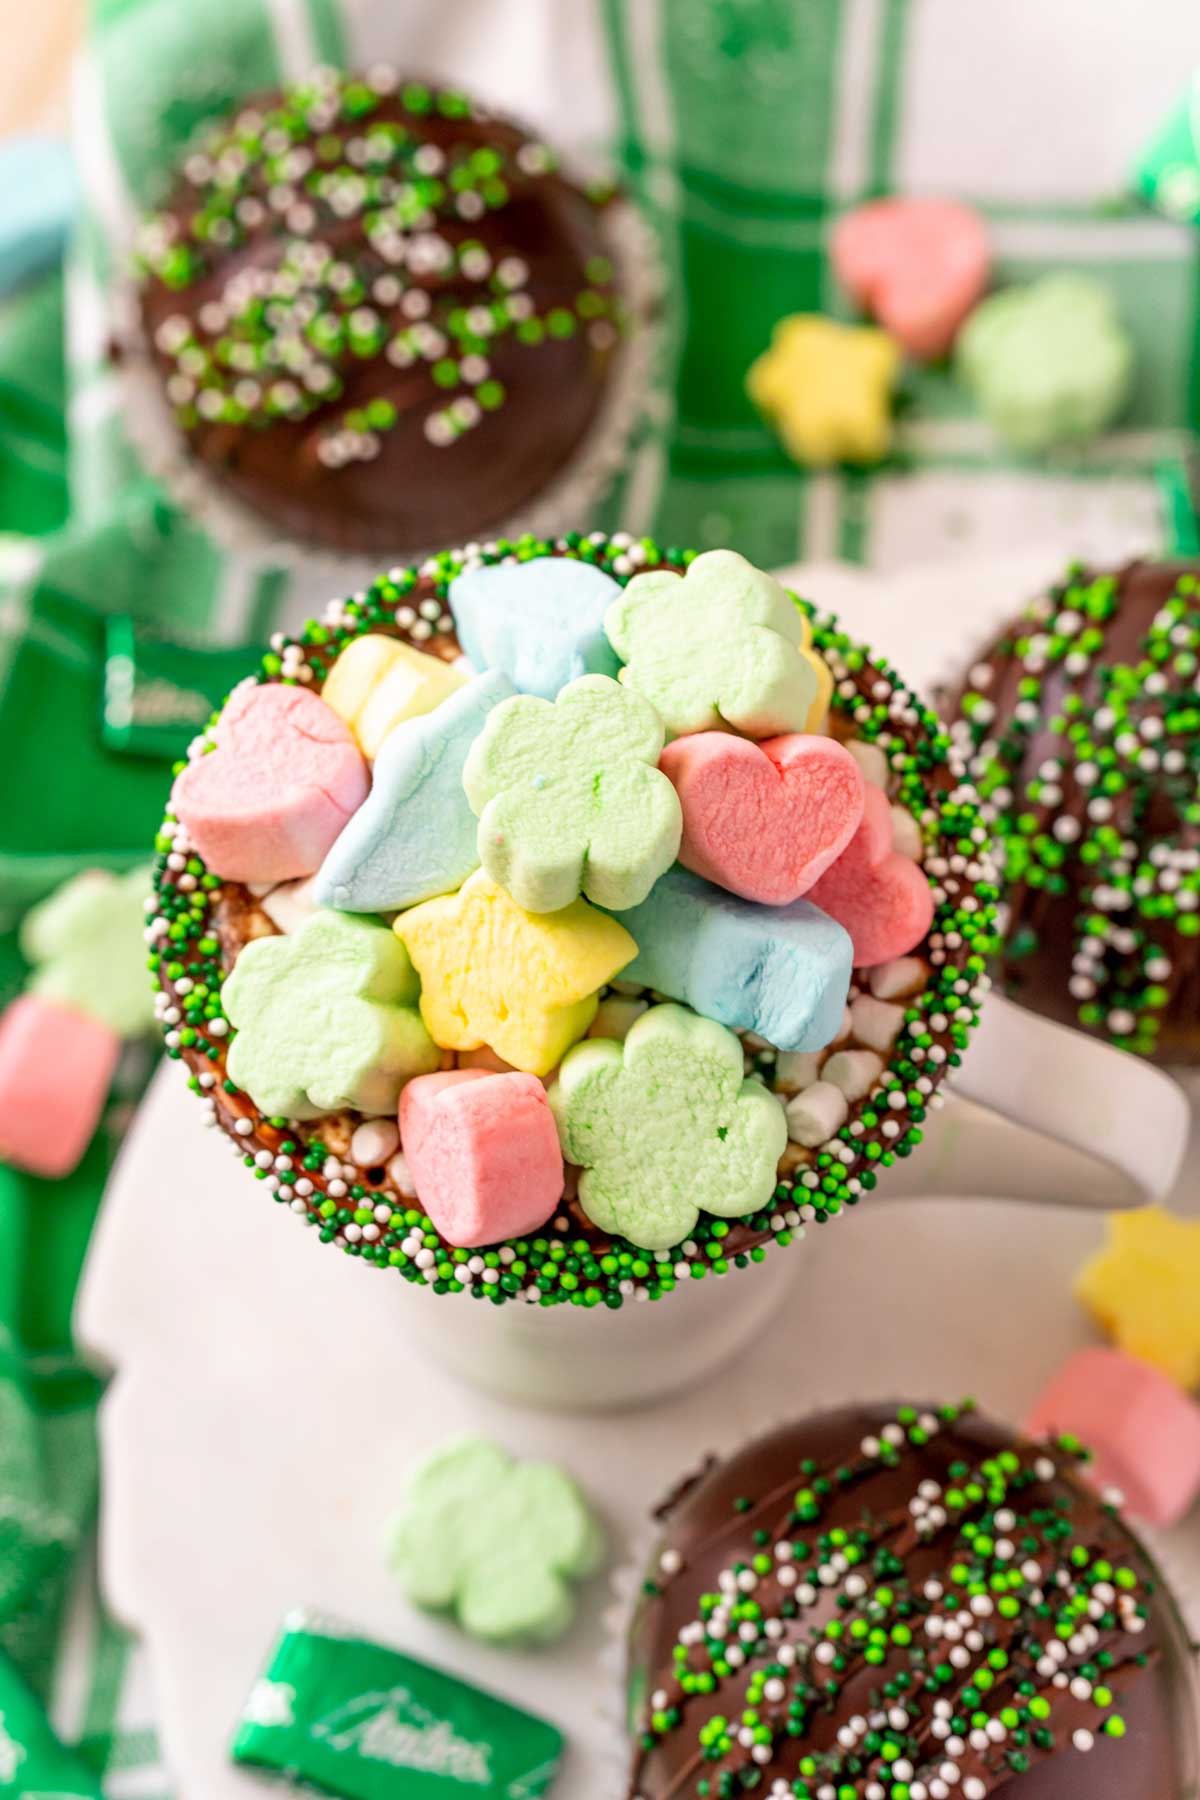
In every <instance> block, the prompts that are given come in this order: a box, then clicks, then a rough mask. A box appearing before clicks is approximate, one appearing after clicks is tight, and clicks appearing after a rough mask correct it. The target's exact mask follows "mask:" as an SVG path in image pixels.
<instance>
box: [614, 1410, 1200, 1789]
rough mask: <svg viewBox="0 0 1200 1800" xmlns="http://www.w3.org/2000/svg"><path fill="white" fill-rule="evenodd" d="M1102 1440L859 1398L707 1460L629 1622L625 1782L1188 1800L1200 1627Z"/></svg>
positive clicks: (637, 1785)
mask: <svg viewBox="0 0 1200 1800" xmlns="http://www.w3.org/2000/svg"><path fill="white" fill-rule="evenodd" d="M1085 1455H1086V1453H1084V1452H1081V1451H1080V1449H1079V1446H1078V1445H1077V1444H1076V1443H1075V1442H1074V1440H1065V1439H1064V1440H1061V1441H1060V1442H1058V1443H1056V1444H1052V1445H1051V1444H1034V1443H1031V1442H1028V1441H1025V1440H1021V1439H1019V1438H1016V1437H1014V1435H1013V1434H1012V1433H1011V1432H1010V1431H1006V1430H1005V1429H1003V1428H1002V1427H1000V1426H998V1425H995V1424H992V1423H990V1422H989V1421H987V1420H985V1419H983V1418H980V1417H979V1416H978V1415H977V1414H976V1413H975V1412H974V1410H973V1407H972V1404H971V1403H970V1402H965V1403H963V1405H961V1406H959V1407H945V1408H934V1407H922V1406H911V1407H902V1406H893V1407H888V1406H859V1407H847V1408H844V1409H841V1410H838V1411H833V1412H826V1413H822V1414H820V1415H818V1416H817V1417H815V1418H810V1419H808V1420H805V1421H802V1422H801V1423H798V1424H794V1425H788V1426H785V1427H783V1428H782V1429H780V1430H777V1431H775V1432H773V1433H772V1434H771V1435H770V1436H767V1437H764V1438H761V1439H759V1440H758V1441H757V1442H755V1443H753V1444H751V1445H750V1446H749V1447H748V1448H747V1449H745V1450H743V1451H742V1452H741V1453H740V1454H738V1455H736V1456H733V1457H731V1458H730V1459H728V1460H727V1461H725V1462H722V1463H719V1464H718V1465H717V1466H716V1467H715V1468H710V1469H709V1470H707V1471H705V1472H704V1473H703V1474H701V1475H700V1476H699V1477H698V1478H697V1479H696V1481H695V1482H694V1483H692V1484H691V1485H690V1487H689V1486H685V1488H684V1489H683V1490H682V1491H681V1492H680V1493H678V1494H677V1495H675V1496H674V1497H673V1499H672V1501H671V1502H670V1503H669V1504H668V1510H667V1513H666V1516H665V1518H664V1522H663V1534H662V1538H661V1540H660V1542H659V1544H658V1546H657V1548H656V1550H655V1552H654V1554H653V1557H652V1561H651V1564H650V1567H649V1568H648V1570H647V1579H646V1582H645V1585H644V1588H643V1592H642V1597H641V1599H640V1601H639V1603H638V1606H637V1610H636V1613H635V1616H634V1619H633V1623H632V1629H631V1633H630V1638H629V1652H628V1699H629V1718H630V1733H631V1739H632V1742H633V1749H632V1757H631V1768H630V1774H629V1780H628V1784H627V1786H626V1788H625V1790H624V1791H625V1793H626V1795H627V1796H638V1797H639V1800H667V1796H670V1797H671V1800H693V1797H697V1800H698V1797H700V1796H706V1797H707V1800H717V1797H733V1796H737V1795H741V1794H743V1793H751V1792H753V1793H755V1794H757V1795H759V1796H769V1797H770V1800H782V1797H783V1796H787V1797H788V1800H791V1797H792V1796H796V1797H798V1800H860V1797H861V1800H949V1797H950V1796H953V1797H954V1800H983V1797H984V1796H986V1795H989V1794H992V1793H995V1792H997V1791H1003V1794H1004V1796H1005V1800H1076V1797H1078V1800H1183V1797H1184V1795H1185V1794H1186V1793H1188V1792H1190V1791H1191V1789H1190V1787H1189V1785H1188V1783H1189V1781H1190V1779H1191V1776H1192V1773H1193V1770H1192V1768H1191V1766H1190V1765H1189V1764H1187V1762H1186V1758H1187V1755H1188V1752H1187V1751H1186V1750H1185V1749H1184V1748H1183V1747H1182V1746H1183V1745H1184V1744H1185V1743H1186V1742H1187V1734H1188V1732H1189V1731H1190V1732H1191V1733H1193V1734H1194V1732H1195V1718H1196V1714H1195V1676H1194V1671H1193V1669H1192V1667H1191V1666H1190V1663H1189V1660H1188V1652H1187V1648H1186V1641H1185V1638H1184V1634H1183V1629H1182V1625H1181V1623H1180V1621H1179V1619H1178V1615H1177V1613H1176V1612H1175V1609H1174V1606H1173V1603H1172V1602H1171V1600H1170V1598H1169V1596H1168V1595H1167V1594H1166V1592H1165V1591H1164V1590H1163V1589H1162V1587H1161V1585H1160V1579H1159V1576H1158V1573H1157V1571H1156V1569H1155V1567H1154V1565H1153V1564H1152V1563H1151V1561H1150V1560H1149V1558H1148V1557H1147V1555H1146V1553H1145V1552H1144V1550H1143V1549H1142V1547H1141V1545H1140V1544H1139V1543H1138V1541H1137V1540H1136V1538H1134V1536H1133V1535H1132V1533H1131V1532H1129V1530H1128V1529H1127V1528H1126V1527H1125V1525H1124V1524H1123V1523H1122V1522H1121V1520H1120V1518H1119V1516H1118V1515H1117V1514H1116V1512H1115V1511H1114V1509H1113V1508H1112V1507H1111V1506H1108V1505H1106V1504H1105V1503H1104V1502H1102V1500H1101V1499H1100V1498H1099V1497H1098V1496H1097V1495H1095V1494H1094V1493H1093V1492H1092V1491H1091V1489H1090V1488H1088V1487H1087V1486H1086V1485H1085V1484H1084V1483H1083V1482H1082V1481H1081V1480H1080V1478H1079V1473H1078V1470H1079V1466H1080V1464H1081V1461H1082V1460H1083V1459H1084V1457H1085Z"/></svg>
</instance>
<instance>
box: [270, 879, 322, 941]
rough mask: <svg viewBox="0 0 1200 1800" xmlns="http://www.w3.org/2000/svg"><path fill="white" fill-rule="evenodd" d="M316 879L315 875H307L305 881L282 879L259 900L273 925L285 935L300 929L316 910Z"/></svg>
mask: <svg viewBox="0 0 1200 1800" xmlns="http://www.w3.org/2000/svg"><path fill="white" fill-rule="evenodd" d="M316 880H317V878H316V876H315V875H306V876H305V878H304V880H303V881H281V882H280V883H279V885H278V887H272V888H268V889H267V892H266V893H265V894H264V895H263V896H262V898H261V899H260V900H259V903H258V904H259V905H260V906H261V908H262V910H263V911H264V912H265V913H266V915H267V917H268V919H270V921H271V923H272V925H274V926H276V928H277V929H278V930H280V931H282V932H283V933H284V935H285V936H286V935H287V933H288V932H290V931H299V929H300V927H301V925H303V923H304V921H305V920H306V919H311V918H312V916H313V914H314V913H315V912H316V910H317V905H318V902H317V898H316V894H315V891H314V890H315V887H316Z"/></svg>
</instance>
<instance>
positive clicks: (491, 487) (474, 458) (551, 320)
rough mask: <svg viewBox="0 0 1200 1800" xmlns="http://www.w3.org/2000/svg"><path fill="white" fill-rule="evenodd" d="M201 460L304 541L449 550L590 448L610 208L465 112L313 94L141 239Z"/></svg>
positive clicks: (200, 166) (607, 366)
mask: <svg viewBox="0 0 1200 1800" xmlns="http://www.w3.org/2000/svg"><path fill="white" fill-rule="evenodd" d="M140 255H141V265H142V269H143V272H144V278H143V284H142V288H141V312H142V321H143V326H144V331H145V336H146V338H147V340H148V342H149V344H150V346H151V349H152V352H153V355H154V357H155V360H156V362H157V364H158V367H159V369H160V371H161V374H162V379H163V382H164V384H165V388H166V394H167V399H168V401H169V403H170V405H171V406H172V408H173V410H174V413H175V417H176V419H177V421H178V423H179V425H180V427H181V429H182V430H183V431H184V432H185V433H186V436H187V440H188V443H189V445H190V447H191V450H192V452H193V453H194V455H195V456H196V457H197V458H198V459H199V460H200V461H201V462H202V463H203V464H205V465H206V466H207V468H208V469H209V470H210V471H211V472H212V474H213V475H214V476H215V477H217V478H218V479H219V480H220V481H221V482H222V483H223V484H224V485H225V486H226V487H227V488H228V489H229V490H230V491H231V492H232V493H233V494H235V495H236V496H237V497H238V498H239V499H240V500H242V501H243V502H244V503H245V504H246V505H247V506H248V507H250V508H252V509H253V510H254V511H255V512H256V513H258V514H260V515H261V516H262V517H263V518H265V519H266V520H268V521H270V522H271V523H272V524H274V525H277V526H279V527H280V528H281V529H282V530H283V531H284V532H286V533H288V534H289V535H291V536H293V537H295V538H298V539H300V540H302V541H311V542H314V543H319V544H322V545H327V546H331V547H335V548H337V549H340V550H347V551H359V552H380V553H384V554H386V553H393V552H394V553H399V552H403V551H406V550H414V549H420V548H422V547H424V546H427V545H431V544H437V543H443V542H457V541H461V540H463V539H466V538H470V537H473V536H476V535H481V534H483V533H485V532H486V531H487V530H488V529H489V528H490V527H492V526H495V525H498V524H500V523H502V522H503V521H505V520H507V519H510V518H511V517H512V516H513V514H514V513H515V512H516V511H517V510H518V509H520V508H521V507H523V506H524V505H526V504H527V503H528V502H530V501H531V500H533V499H534V498H536V497H537V496H538V495H540V494H541V493H542V492H543V490H544V489H545V488H546V487H547V485H548V483H549V482H550V481H551V480H552V478H553V477H555V476H556V475H558V474H559V473H560V472H561V470H562V468H563V466H564V465H565V464H566V463H568V461H569V460H570V459H571V457H572V456H573V454H574V453H575V452H576V451H579V450H580V449H581V446H583V445H584V441H585V439H586V438H587V436H588V433H589V430H590V428H591V426H592V425H593V424H594V423H595V421H596V419H597V415H598V412H599V409H600V406H601V402H602V399H603V397H604V394H605V390H606V386H607V384H608V381H609V379H610V374H611V361H612V356H613V350H614V347H615V345H616V342H617V339H618V335H619V332H620V330H621V329H622V325H623V320H624V308H623V304H622V300H621V296H620V292H619V284H618V277H617V272H616V270H615V269H614V266H613V263H612V261H611V258H610V251H609V235H608V232H607V230H606V224H605V202H604V201H603V199H602V198H601V197H593V196H591V195H589V194H588V193H585V192H584V191H583V190H582V189H581V188H580V187H578V186H576V185H574V184H573V183H572V182H571V181H569V180H567V179H566V178H565V177H564V176H563V175H562V174H560V173H559V172H558V171H557V169H556V163H555V157H554V155H553V153H552V151H550V150H549V149H548V148H547V147H546V146H545V145H543V144H541V143H539V142H537V141H536V140H535V139H533V138H531V137H529V136H527V135H526V133H525V132H523V131H522V130H521V129H520V128H519V127H518V126H516V125H514V124H510V123H508V122H507V121H505V120H501V119H496V118H492V117H490V116H489V115H488V114H486V113H485V112H484V111H483V110H482V109H481V108H480V107H478V106H477V105H476V104H475V103H474V102H473V101H472V100H471V99H469V98H468V97H467V96H466V95H463V94H460V93H457V92H454V91H451V90H447V89H436V88H431V87H428V86H426V85H425V84H423V83H420V82H414V81H409V82H400V81H399V80H397V78H396V77H394V76H393V75H391V74H390V73H389V72H387V71H382V70H380V71H374V72H373V73H372V74H371V75H370V76H364V77H349V76H340V75H335V74H332V73H330V72H322V73H319V74H318V75H315V76H314V77H313V78H312V79H311V80H310V82H309V83H307V84H306V85H304V86H301V87H298V88H293V89H289V90H288V91H286V92H283V93H275V94H270V95H267V96H265V97H261V98H259V99H256V100H252V101H250V102H248V103H247V104H246V105H245V106H244V107H243V108H242V109H241V111H240V112H239V113H238V114H237V115H235V117H234V118H232V119H231V120H229V121H228V122H226V123H224V124H222V125H220V126H218V127H217V128H215V129H214V130H213V131H212V132H211V133H210V134H209V135H208V136H207V137H206V138H205V139H203V140H202V141H201V143H200V144H199V145H198V146H197V148H195V149H194V150H193V151H192V153H191V154H190V155H189V156H188V157H187V158H186V159H185V161H184V164H183V167H182V170H181V172H180V174H179V178H178V180H177V183H176V185H175V187H174V189H173V191H172V192H171V194H170V197H169V198H168V200H167V202H166V205H165V207H164V208H163V210H162V211H161V212H160V213H158V214H157V215H156V216H155V217H154V218H152V219H151V220H149V221H148V222H147V224H146V225H145V227H144V228H143V231H142V233H141V238H140Z"/></svg>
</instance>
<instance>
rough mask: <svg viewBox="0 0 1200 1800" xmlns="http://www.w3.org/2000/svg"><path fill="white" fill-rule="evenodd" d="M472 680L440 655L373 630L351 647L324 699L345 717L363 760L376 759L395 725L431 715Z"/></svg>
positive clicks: (337, 664)
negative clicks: (424, 715) (420, 716)
mask: <svg viewBox="0 0 1200 1800" xmlns="http://www.w3.org/2000/svg"><path fill="white" fill-rule="evenodd" d="M467 679H468V677H467V676H466V675H465V674H464V673H463V671H462V670H461V669H455V668H452V667H451V665H450V664H449V663H447V662H443V661H442V659H441V657H440V656H427V655H426V654H425V652H424V651H422V650H414V649H413V647H412V645H411V644H402V643H400V642H399V640H398V639H396V638H388V637H380V636H379V634H378V633H375V632H370V633H368V634H367V636H366V637H360V638H355V639H354V642H353V643H351V644H347V646H346V648H345V649H344V650H343V651H342V653H341V655H340V656H339V657H338V659H337V661H336V662H335V663H334V665H333V667H332V669H330V671H329V674H328V676H327V677H326V680H325V686H324V687H323V688H322V689H321V698H322V700H324V702H325V704H326V706H331V707H332V708H333V710H334V712H335V713H337V715H338V717H339V718H340V719H344V720H345V722H346V724H347V725H348V726H349V727H350V729H351V731H352V732H353V733H354V735H355V737H356V738H357V739H358V746H359V749H360V750H361V751H362V753H363V755H364V756H371V757H373V756H377V755H378V753H379V747H380V745H381V744H382V743H383V740H384V738H385V737H386V736H387V734H388V732H389V731H390V730H391V729H392V727H393V725H399V723H400V721H401V720H402V719H415V718H416V717H417V716H418V715H419V714H420V713H428V712H432V711H433V709H434V707H435V706H440V705H441V703H442V701H443V700H445V699H446V698H447V696H448V695H450V694H452V693H453V692H454V690H455V689H456V688H460V687H462V685H463V683H464V682H465V681H466V680H467Z"/></svg>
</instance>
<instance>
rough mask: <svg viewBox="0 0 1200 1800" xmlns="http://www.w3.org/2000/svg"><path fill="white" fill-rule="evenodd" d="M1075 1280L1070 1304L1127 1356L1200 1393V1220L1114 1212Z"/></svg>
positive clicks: (1156, 1212)
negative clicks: (1199, 1297)
mask: <svg viewBox="0 0 1200 1800" xmlns="http://www.w3.org/2000/svg"><path fill="white" fill-rule="evenodd" d="M1105 1226H1106V1239H1107V1241H1106V1242H1105V1244H1104V1245H1103V1246H1102V1247H1101V1248H1100V1249H1098V1250H1096V1251H1095V1252H1094V1253H1093V1254H1092V1255H1091V1256H1090V1257H1089V1258H1088V1260H1087V1261H1086V1262H1085V1264H1084V1265H1083V1268H1082V1269H1081V1270H1080V1271H1079V1274H1078V1276H1077V1277H1076V1279H1075V1294H1076V1298H1077V1299H1079V1300H1080V1301H1082V1303H1083V1305H1084V1306H1086V1307H1087V1309H1088V1311H1089V1312H1090V1313H1091V1315H1092V1317H1093V1318H1094V1319H1095V1321H1096V1323H1097V1324H1098V1325H1099V1326H1100V1328H1101V1330H1103V1331H1105V1332H1107V1333H1108V1335H1109V1336H1110V1337H1111V1338H1112V1339H1113V1340H1114V1342H1115V1343H1116V1344H1117V1346H1118V1347H1119V1348H1120V1349H1122V1350H1124V1351H1126V1352H1127V1354H1128V1355H1130V1356H1136V1357H1138V1358H1139V1360H1140V1361H1142V1362H1148V1363H1150V1364H1151V1365H1152V1366H1153V1367H1154V1368H1156V1369H1158V1370H1159V1371H1160V1372H1161V1373H1162V1374H1164V1375H1167V1376H1169V1377H1170V1378H1171V1380H1172V1381H1174V1382H1176V1383H1177V1385H1178V1386H1179V1387H1184V1388H1194V1387H1200V1306H1198V1305H1197V1304H1196V1296H1197V1295H1198V1294H1200V1219H1180V1218H1176V1217H1175V1215H1174V1214H1173V1213H1170V1212H1168V1211H1167V1210H1166V1208H1165V1207H1161V1206H1141V1207H1138V1208H1137V1209H1136V1210H1135V1211H1133V1212H1118V1213H1112V1214H1110V1215H1109V1217H1108V1219H1107V1220H1106V1221H1105Z"/></svg>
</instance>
